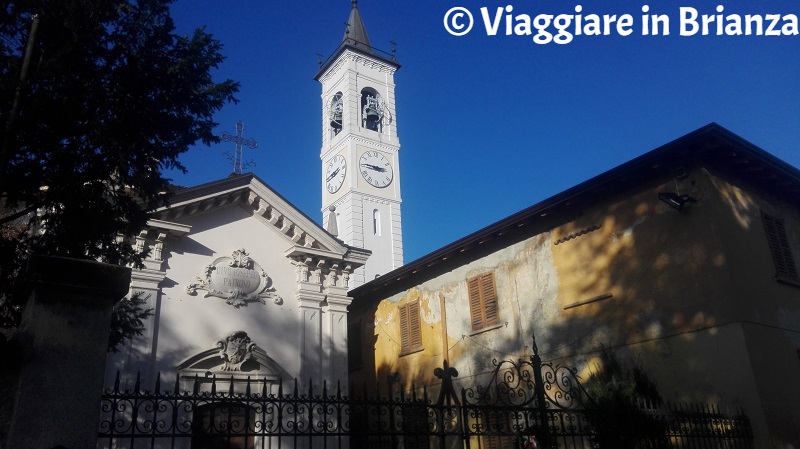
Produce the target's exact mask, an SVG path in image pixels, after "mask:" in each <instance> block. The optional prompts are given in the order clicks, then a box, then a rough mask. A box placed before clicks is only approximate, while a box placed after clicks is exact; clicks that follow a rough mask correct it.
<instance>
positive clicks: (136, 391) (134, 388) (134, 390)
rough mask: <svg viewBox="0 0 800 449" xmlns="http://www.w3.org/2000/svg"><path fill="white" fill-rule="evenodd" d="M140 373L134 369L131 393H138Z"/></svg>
mask: <svg viewBox="0 0 800 449" xmlns="http://www.w3.org/2000/svg"><path fill="white" fill-rule="evenodd" d="M140 375H141V373H139V371H136V383H135V384H134V386H133V394H136V395H138V394H139V379H140Z"/></svg>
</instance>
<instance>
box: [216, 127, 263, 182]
mask: <svg viewBox="0 0 800 449" xmlns="http://www.w3.org/2000/svg"><path fill="white" fill-rule="evenodd" d="M243 132H244V122H242V121H241V120H237V121H236V135H235V136H233V135H230V134H228V133H227V132H223V133H222V134H221V135H220V136H219V137H220V139H222V140H223V141H224V142H233V143H235V144H236V153H235V154H234V156H233V157H231V155H229V154H228V153H227V152H226V153H225V155H226V156H228V159H230V160H231V162H232V163H233V172H234V173H235V174H237V175H241V174H242V168H244V167H249V166H250V165H254V163H253V162H252V161H250V162H247V163H246V164H244V165H242V145H247V146H248V147H250V148H252V149H256V148H258V142H256V141H255V140H253V139H245V138H244V137H243V136H242V133H243Z"/></svg>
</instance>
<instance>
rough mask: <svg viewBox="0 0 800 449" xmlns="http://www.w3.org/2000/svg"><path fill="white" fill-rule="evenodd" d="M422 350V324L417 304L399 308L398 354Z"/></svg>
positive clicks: (412, 303) (416, 302)
mask: <svg viewBox="0 0 800 449" xmlns="http://www.w3.org/2000/svg"><path fill="white" fill-rule="evenodd" d="M420 348H422V323H421V320H420V316H419V302H418V301H414V302H410V303H408V304H405V305H402V306H400V353H404V352H410V351H414V350H416V349H420Z"/></svg>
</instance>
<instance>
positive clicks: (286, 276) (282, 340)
mask: <svg viewBox="0 0 800 449" xmlns="http://www.w3.org/2000/svg"><path fill="white" fill-rule="evenodd" d="M184 222H185V223H186V224H189V225H191V226H192V233H191V234H190V235H188V236H186V237H184V238H183V239H181V240H179V241H178V242H175V244H174V245H172V247H171V249H170V252H169V255H168V259H167V260H165V262H164V263H165V264H167V278H166V279H165V281H164V283H163V285H164V288H163V296H162V299H161V307H160V309H161V310H160V319H159V332H158V337H157V338H158V339H159V345H158V350H157V358H158V363H157V368H158V369H159V370H160V371H164V372H167V371H174V369H175V366H177V364H178V363H179V362H180V361H181V360H182V359H184V358H186V357H189V356H191V355H193V354H195V353H196V352H200V351H203V350H206V349H209V348H211V347H213V345H214V343H215V342H216V341H217V340H218V339H219V338H221V337H223V336H224V335H226V334H228V333H230V332H233V331H237V330H243V331H245V332H247V334H248V335H249V336H250V339H251V340H252V341H253V342H254V343H256V344H257V345H258V347H260V348H261V349H263V350H264V351H265V352H266V353H267V354H269V356H270V357H271V358H272V359H273V360H275V361H276V362H277V363H278V364H279V365H280V366H281V367H283V369H285V370H286V371H287V372H289V373H291V374H293V375H295V376H296V375H297V373H299V361H298V357H297V349H296V348H297V341H298V339H299V337H298V336H297V335H296V333H297V331H296V330H297V328H298V324H299V323H298V314H297V308H296V304H294V303H295V300H294V292H295V289H296V287H295V269H294V266H292V265H291V263H290V260H289V259H287V258H286V257H285V256H284V254H283V253H284V251H285V250H286V249H287V248H288V247H290V246H291V244H290V242H287V239H286V238H285V237H284V236H282V235H280V234H278V233H277V232H274V231H273V230H272V229H271V227H269V226H265V224H264V223H262V222H261V221H260V220H259V219H257V218H255V217H253V216H252V214H250V213H249V212H248V211H245V210H244V209H242V208H241V207H239V206H231V207H228V208H225V209H222V210H217V211H215V212H213V213H209V214H203V215H198V216H193V217H189V218H188V219H186V220H184ZM240 248H243V249H245V251H246V252H247V253H248V254H249V256H250V258H252V259H253V260H254V261H255V262H256V263H258V264H259V265H260V266H261V268H262V269H263V270H264V271H266V273H267V275H268V276H269V278H270V279H271V282H272V283H271V287H269V288H270V289H274V292H275V294H277V295H278V296H279V297H281V298H282V299H283V303H282V304H275V303H274V302H273V301H270V300H267V301H266V304H261V303H260V302H249V303H247V304H246V305H244V306H241V307H234V306H232V305H230V304H227V303H226V302H225V300H224V299H222V298H215V297H207V298H204V297H203V296H204V295H205V292H203V291H201V290H199V291H197V292H196V293H195V294H194V295H191V294H189V293H187V291H186V286H187V285H189V284H191V283H195V282H197V277H202V276H203V270H204V268H205V267H206V266H207V265H209V264H210V263H212V262H213V261H214V259H216V258H219V257H225V256H230V255H231V253H232V252H233V251H235V250H237V249H240Z"/></svg>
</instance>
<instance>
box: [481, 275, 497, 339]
mask: <svg viewBox="0 0 800 449" xmlns="http://www.w3.org/2000/svg"><path fill="white" fill-rule="evenodd" d="M481 293H482V296H483V310H484V318H485V323H484V324H485V325H486V326H492V325H495V324H497V323H499V322H500V316H499V315H498V313H497V289H495V285H494V273H488V274H485V275H483V276H481Z"/></svg>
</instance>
